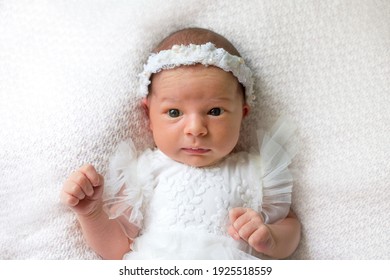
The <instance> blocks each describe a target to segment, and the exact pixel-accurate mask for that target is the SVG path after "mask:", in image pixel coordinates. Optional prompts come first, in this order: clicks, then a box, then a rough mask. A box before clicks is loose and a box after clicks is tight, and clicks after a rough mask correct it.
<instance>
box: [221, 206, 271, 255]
mask: <svg viewBox="0 0 390 280" xmlns="http://www.w3.org/2000/svg"><path fill="white" fill-rule="evenodd" d="M229 219H230V227H229V229H228V232H229V234H230V235H231V236H232V237H233V238H234V239H236V240H239V239H240V238H241V239H243V240H245V241H246V242H247V243H248V244H249V245H250V246H251V247H252V248H253V249H255V250H256V251H257V252H259V253H264V252H266V251H269V249H271V248H272V247H273V246H274V244H275V241H274V239H273V236H272V234H271V231H270V229H269V227H267V226H266V225H265V224H264V220H263V217H262V216H261V215H260V214H259V213H257V212H256V211H254V210H252V209H249V208H241V207H238V208H233V209H232V210H230V212H229Z"/></svg>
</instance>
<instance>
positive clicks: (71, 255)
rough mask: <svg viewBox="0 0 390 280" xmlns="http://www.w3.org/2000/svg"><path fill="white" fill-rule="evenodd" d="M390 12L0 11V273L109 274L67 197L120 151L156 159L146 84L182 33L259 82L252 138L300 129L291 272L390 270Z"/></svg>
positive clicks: (212, 8)
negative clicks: (208, 36) (65, 187)
mask: <svg viewBox="0 0 390 280" xmlns="http://www.w3.org/2000/svg"><path fill="white" fill-rule="evenodd" d="M389 15H390V1H385V0H376V1H375V0H372V1H370V0H367V1H364V0H354V1H353V0H334V1H331V0H328V1H327V0H324V1H314V0H312V1H311V0H297V1H284V0H273V1H266V0H264V1H261V0H259V1H241V0H230V1H224V0H216V1H209V0H188V1H181V0H167V1H157V0H149V1H125V0H122V1H90V0H87V1H65V0H57V1H39V0H37V1H27V0H22V1H12V0H9V1H7V0H4V1H1V0H0V259H97V258H98V256H97V255H95V254H94V253H93V252H92V251H91V250H90V249H88V248H87V246H86V245H85V242H84V240H83V237H82V235H81V232H80V228H79V226H78V224H77V221H76V220H75V217H74V215H73V213H71V212H70V211H69V210H68V209H66V208H65V207H63V206H61V204H60V202H59V193H60V189H61V187H62V183H63V181H64V180H65V178H66V177H67V176H68V175H69V174H70V172H71V171H73V170H74V169H76V168H78V167H79V166H80V165H82V164H84V163H87V162H89V163H92V164H95V165H96V166H97V168H98V170H99V171H100V172H103V173H104V172H105V171H106V167H107V162H108V159H109V156H110V155H111V154H112V152H113V150H114V149H115V147H116V145H117V143H118V142H119V141H121V140H123V139H125V138H128V137H131V138H132V139H133V140H134V141H135V143H136V145H137V147H138V148H139V149H143V148H145V147H148V146H151V145H152V142H151V140H150V135H149V133H148V131H147V128H146V120H145V119H144V117H143V114H142V112H141V110H140V109H139V107H138V104H136V102H135V99H134V96H135V92H136V90H137V83H136V75H137V73H138V72H140V70H141V68H142V64H143V63H144V62H145V60H146V58H147V54H148V52H149V51H150V50H151V49H152V47H153V46H155V44H156V43H157V42H158V41H160V40H161V39H162V38H163V37H165V36H166V35H168V34H169V33H171V32H172V31H174V30H176V29H179V28H183V27H188V26H199V27H205V28H210V29H213V30H215V31H216V32H218V33H220V34H222V35H224V36H226V37H227V38H228V39H230V40H231V41H232V42H233V44H234V45H235V46H236V47H237V49H238V50H239V51H240V52H241V54H242V55H243V56H244V58H245V59H246V60H247V61H248V64H249V65H250V67H251V68H252V69H253V70H254V71H255V75H256V86H255V90H256V92H257V93H258V94H259V98H258V99H259V104H258V106H257V107H256V108H253V109H252V111H251V117H250V118H249V119H248V120H247V121H246V123H245V126H244V128H243V134H242V139H241V140H240V148H241V149H248V148H249V147H250V145H252V144H254V143H253V139H254V138H253V135H252V131H253V130H254V129H253V128H254V127H256V128H257V127H264V128H266V129H267V128H269V127H270V126H271V124H272V123H273V122H274V121H275V120H276V119H277V118H278V116H279V115H288V116H290V117H291V119H292V120H293V121H294V122H295V123H296V124H297V126H298V132H299V133H298V141H299V144H300V149H299V150H298V154H297V157H296V161H295V167H296V169H297V170H298V171H297V174H296V182H295V189H294V195H293V209H294V210H295V211H296V213H297V214H298V216H299V218H300V220H301V222H302V224H303V232H302V235H303V236H302V242H301V244H300V246H299V248H298V249H297V251H296V252H295V253H294V255H293V256H292V257H291V258H293V259H388V258H389V257H390V217H389V213H390V163H389V162H390V161H389V159H390V140H389V139H390V130H389V124H390V16H389Z"/></svg>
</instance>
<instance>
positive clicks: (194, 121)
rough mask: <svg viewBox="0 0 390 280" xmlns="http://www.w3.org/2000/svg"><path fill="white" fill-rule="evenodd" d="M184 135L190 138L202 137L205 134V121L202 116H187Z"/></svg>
mask: <svg viewBox="0 0 390 280" xmlns="http://www.w3.org/2000/svg"><path fill="white" fill-rule="evenodd" d="M184 133H185V134H186V135H192V136H204V135H206V134H207V125H206V121H205V120H204V118H203V117H202V116H199V115H194V116H189V118H188V120H187V122H186V126H185V130H184Z"/></svg>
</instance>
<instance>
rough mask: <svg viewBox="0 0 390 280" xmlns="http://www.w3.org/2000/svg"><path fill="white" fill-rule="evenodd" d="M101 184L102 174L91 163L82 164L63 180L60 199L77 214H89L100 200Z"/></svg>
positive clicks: (102, 182) (102, 181) (102, 180)
mask: <svg viewBox="0 0 390 280" xmlns="http://www.w3.org/2000/svg"><path fill="white" fill-rule="evenodd" d="M103 184H104V178H103V176H102V175H100V174H99V173H97V172H96V169H95V168H94V167H93V166H92V165H90V164H87V165H84V166H82V167H81V168H80V169H79V170H77V171H75V172H73V173H72V174H71V175H70V176H69V178H68V179H67V180H66V181H65V183H64V186H63V188H62V192H61V201H62V203H64V204H65V205H67V206H69V207H70V208H71V209H72V210H73V211H75V212H76V213H77V214H80V215H89V214H91V213H92V212H93V211H95V210H96V208H97V205H98V203H99V201H100V200H101V197H102V194H103Z"/></svg>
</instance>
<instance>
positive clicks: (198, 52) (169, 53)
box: [139, 43, 256, 102]
mask: <svg viewBox="0 0 390 280" xmlns="http://www.w3.org/2000/svg"><path fill="white" fill-rule="evenodd" d="M197 63H201V64H203V65H205V66H209V65H212V66H216V67H219V68H221V69H223V70H224V71H226V72H231V73H232V74H233V75H234V76H235V77H236V78H237V79H238V81H239V82H240V83H241V84H242V85H243V86H244V87H245V95H246V99H247V101H248V102H253V101H254V100H255V99H256V97H255V95H254V94H253V83H254V79H253V75H252V71H251V70H250V69H249V67H248V66H246V64H245V61H244V59H243V58H242V57H239V56H235V55H231V54H230V53H228V52H227V51H225V50H224V49H222V48H216V46H215V45H214V44H213V43H206V44H203V45H194V44H190V45H174V46H173V47H172V48H171V49H169V50H163V51H160V52H158V53H152V54H151V55H150V56H149V58H148V61H147V63H146V64H145V65H144V70H143V72H142V73H141V74H140V92H139V95H140V96H141V97H146V96H147V95H148V92H149V91H148V86H149V85H150V77H151V76H152V74H155V73H158V72H160V71H162V70H167V69H173V68H175V67H179V66H182V65H194V64H197Z"/></svg>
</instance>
